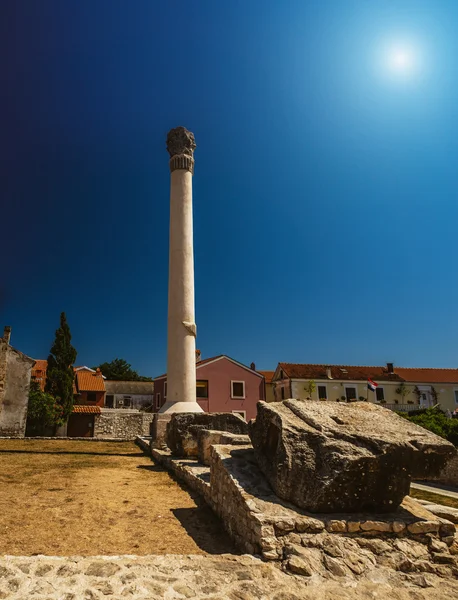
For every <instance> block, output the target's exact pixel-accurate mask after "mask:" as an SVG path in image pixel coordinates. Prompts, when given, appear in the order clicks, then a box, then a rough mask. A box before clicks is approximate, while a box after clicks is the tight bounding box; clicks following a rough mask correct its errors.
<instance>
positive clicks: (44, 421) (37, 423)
mask: <svg viewBox="0 0 458 600" xmlns="http://www.w3.org/2000/svg"><path fill="white" fill-rule="evenodd" d="M62 414H63V410H62V406H60V404H58V403H57V401H56V400H55V399H54V398H53V397H52V396H51V394H47V393H46V392H43V391H42V390H41V389H40V386H39V385H38V383H37V382H36V381H32V382H31V383H30V391H29V403H28V407H27V424H26V435H28V436H33V435H53V434H54V428H55V427H56V425H62V424H63V422H64V421H63V419H62Z"/></svg>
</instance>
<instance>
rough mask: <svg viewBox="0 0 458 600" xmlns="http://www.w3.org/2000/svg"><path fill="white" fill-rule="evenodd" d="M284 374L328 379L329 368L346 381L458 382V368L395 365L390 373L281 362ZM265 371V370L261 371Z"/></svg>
mask: <svg viewBox="0 0 458 600" xmlns="http://www.w3.org/2000/svg"><path fill="white" fill-rule="evenodd" d="M279 367H280V369H282V371H283V373H284V375H285V376H286V377H287V378H290V379H328V375H327V369H331V376H332V379H340V380H344V381H365V380H367V379H368V378H369V377H370V378H371V379H375V380H377V381H395V382H396V381H406V382H408V383H426V384H429V383H456V384H457V385H458V369H430V368H427V369H416V368H413V367H412V368H411V367H396V366H395V367H394V373H389V372H388V370H387V368H386V367H365V366H360V367H358V366H352V365H309V364H295V363H279ZM260 373H263V371H260ZM266 381H267V378H266Z"/></svg>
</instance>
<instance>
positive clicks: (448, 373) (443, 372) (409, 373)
mask: <svg viewBox="0 0 458 600" xmlns="http://www.w3.org/2000/svg"><path fill="white" fill-rule="evenodd" d="M394 371H395V373H398V375H399V376H400V377H402V378H403V379H405V380H406V381H409V382H411V383H456V384H458V369H415V368H405V367H399V368H398V367H395V369H394Z"/></svg>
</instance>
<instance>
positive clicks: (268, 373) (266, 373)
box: [258, 371, 275, 383]
mask: <svg viewBox="0 0 458 600" xmlns="http://www.w3.org/2000/svg"><path fill="white" fill-rule="evenodd" d="M258 373H261V375H264V379H265V380H266V383H271V382H272V377H273V376H274V375H275V371H258Z"/></svg>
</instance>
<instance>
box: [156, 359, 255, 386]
mask: <svg viewBox="0 0 458 600" xmlns="http://www.w3.org/2000/svg"><path fill="white" fill-rule="evenodd" d="M221 358H225V359H227V360H229V361H231V362H233V363H235V364H236V365H238V366H239V367H242V368H243V369H246V370H247V371H251V372H252V373H255V374H256V375H257V376H258V377H262V373H261V371H254V370H253V369H251V368H250V367H247V366H246V365H244V364H242V363H240V362H238V361H237V360H235V359H233V358H231V357H230V356H227V354H218V356H211V357H210V358H205V359H204V360H199V361H198V362H196V369H198V368H199V367H201V366H202V365H205V364H207V363H209V362H212V361H216V360H219V359H221ZM166 377H167V373H163V374H162V375H159V376H158V377H155V378H154V379H153V381H157V380H158V379H165V378H166Z"/></svg>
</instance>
